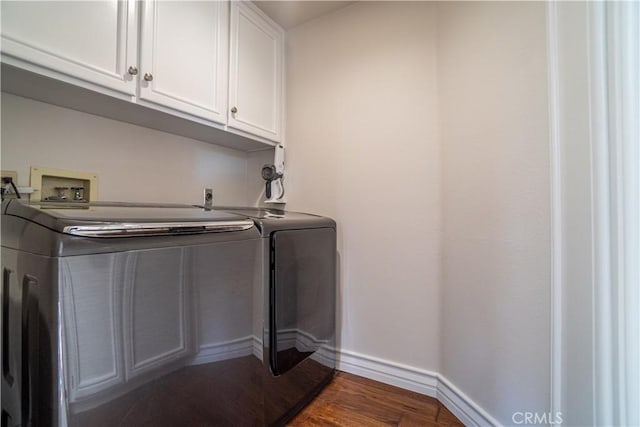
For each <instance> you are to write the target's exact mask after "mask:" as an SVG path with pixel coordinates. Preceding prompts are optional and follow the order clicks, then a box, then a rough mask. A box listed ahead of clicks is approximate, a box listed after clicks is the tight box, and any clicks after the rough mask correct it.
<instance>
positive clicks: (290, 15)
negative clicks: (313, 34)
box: [254, 0, 355, 30]
mask: <svg viewBox="0 0 640 427" xmlns="http://www.w3.org/2000/svg"><path fill="white" fill-rule="evenodd" d="M254 3H255V4H256V6H258V7H259V8H260V9H262V11H263V12H264V13H266V14H267V15H269V17H270V18H271V19H273V20H274V21H276V22H277V23H278V24H279V25H280V26H281V27H282V28H284V29H285V30H288V29H290V28H293V27H295V26H297V25H300V24H302V23H303V22H307V21H310V20H312V19H314V18H317V17H318V16H321V15H324V14H327V13H330V12H333V11H334V10H338V9H341V8H343V7H345V6H348V5H350V4H352V3H355V2H353V1H308V0H302V1H286V0H284V1H260V0H258V1H254Z"/></svg>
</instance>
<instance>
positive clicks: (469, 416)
mask: <svg viewBox="0 0 640 427" xmlns="http://www.w3.org/2000/svg"><path fill="white" fill-rule="evenodd" d="M337 357H338V361H337V369H339V370H341V371H345V372H349V373H351V374H355V375H360V376H363V377H366V378H370V379H373V380H376V381H380V382H382V383H385V384H391V385H394V386H397V387H401V388H404V389H407V390H411V391H415V392H417V393H420V394H424V395H427V396H431V397H435V398H437V399H438V400H439V401H440V403H442V404H443V405H444V406H445V407H446V408H447V409H448V410H450V411H451V412H452V413H453V414H454V415H455V416H456V417H458V419H459V420H460V421H462V422H463V423H464V425H466V426H474V425H475V426H500V423H499V422H498V421H497V420H496V419H495V418H493V417H492V416H491V415H489V414H488V413H487V412H486V411H485V410H484V409H482V408H481V407H480V405H478V404H477V403H475V402H474V401H473V400H471V399H470V398H469V397H468V396H467V395H465V394H464V393H462V392H461V391H460V390H459V389H458V388H457V387H456V386H454V385H453V384H452V383H451V382H450V381H449V380H447V379H446V378H444V377H443V376H442V375H440V374H438V373H436V372H431V371H427V370H424V369H418V368H414V367H412V366H407V365H403V364H400V363H395V362H391V361H388V360H384V359H379V358H376V357H371V356H366V355H363V354H359V353H355V352H352V351H347V350H342V351H340V350H338V352H337Z"/></svg>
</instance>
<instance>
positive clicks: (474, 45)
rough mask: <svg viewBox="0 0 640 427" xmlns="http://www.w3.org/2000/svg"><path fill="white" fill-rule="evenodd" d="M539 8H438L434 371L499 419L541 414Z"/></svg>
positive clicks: (545, 336)
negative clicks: (438, 298) (439, 218)
mask: <svg viewBox="0 0 640 427" xmlns="http://www.w3.org/2000/svg"><path fill="white" fill-rule="evenodd" d="M545 22H546V21H545V6H544V3H526V2H496V3H484V2H478V3H476V2H468V3H454V2H451V3H444V4H441V5H440V6H439V9H438V28H439V30H438V37H439V39H438V40H439V44H438V53H439V56H438V76H439V80H438V84H439V95H440V97H439V111H440V134H441V144H442V171H443V174H442V183H443V186H442V194H443V204H442V209H443V218H444V235H443V251H444V255H443V282H442V308H441V312H442V340H441V360H442V365H441V367H442V373H443V374H444V376H445V377H446V378H448V379H449V380H450V381H451V382H453V383H454V384H455V385H456V386H457V387H459V388H460V389H461V390H463V391H464V393H466V394H467V395H468V396H469V397H470V398H471V399H473V400H474V401H475V402H476V403H478V404H479V405H480V406H482V407H483V408H484V409H485V410H486V411H487V412H489V413H490V414H492V415H493V416H494V417H495V418H496V419H497V420H498V421H499V422H501V423H504V424H513V423H514V421H513V420H512V414H513V413H514V412H516V411H521V412H523V411H533V412H535V411H537V412H539V413H544V412H548V411H549V400H550V396H549V388H550V384H549V376H550V366H549V358H550V321H549V317H550V237H549V234H550V190H549V186H550V183H549V174H550V169H549V143H548V141H549V139H548V124H547V121H548V118H547V111H548V106H547V105H548V104H547V80H546V70H547V62H546V47H545V44H546V36H545Z"/></svg>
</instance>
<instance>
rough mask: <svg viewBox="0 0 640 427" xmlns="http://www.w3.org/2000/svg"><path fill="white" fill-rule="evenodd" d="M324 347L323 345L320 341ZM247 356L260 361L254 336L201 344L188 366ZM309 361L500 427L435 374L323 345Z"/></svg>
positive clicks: (469, 421)
mask: <svg viewBox="0 0 640 427" xmlns="http://www.w3.org/2000/svg"><path fill="white" fill-rule="evenodd" d="M294 332H295V333H293V332H292V336H291V342H292V346H293V345H295V344H297V345H299V346H301V348H306V346H308V345H310V343H314V344H317V343H318V341H317V340H314V339H313V337H311V336H306V335H305V334H304V333H301V332H300V331H294ZM296 337H297V340H296ZM323 344H326V343H324V342H323ZM250 354H253V355H255V356H256V357H258V358H259V359H261V360H262V342H261V341H260V339H259V338H258V337H256V336H246V337H242V338H238V339H235V340H231V341H225V342H221V343H215V344H208V345H204V346H202V347H201V348H200V351H199V352H198V355H197V356H196V357H194V359H193V361H192V362H191V364H194V365H197V364H201V363H210V362H217V361H220V360H226V359H233V358H236V357H242V356H248V355H250ZM334 357H336V359H334ZM312 358H314V359H315V360H317V361H319V362H320V363H323V364H327V366H332V365H333V361H334V360H336V368H337V369H339V370H341V371H344V372H349V373H351V374H355V375H360V376H362V377H366V378H371V379H373V380H376V381H380V382H382V383H385V384H391V385H394V386H397V387H401V388H404V389H407V390H411V391H415V392H417V393H420V394H424V395H426V396H431V397H435V398H436V399H438V400H439V401H440V402H441V403H442V404H443V405H444V406H446V407H447V409H449V410H450V411H451V412H452V413H453V414H454V415H455V416H456V417H458V419H459V420H460V421H462V422H463V423H464V424H465V425H466V426H474V425H475V426H500V423H499V422H498V421H497V420H496V419H495V418H493V417H492V416H491V415H489V414H488V413H487V412H486V411H485V410H484V409H482V407H480V405H478V404H477V403H475V402H474V401H473V400H471V399H470V398H469V397H468V396H467V395H465V394H464V393H463V392H461V391H460V390H459V389H458V388H457V387H456V386H455V385H453V383H451V381H449V380H447V379H446V378H444V377H443V376H442V375H441V374H438V373H436V372H431V371H427V370H424V369H418V368H415V367H413V366H408V365H403V364H400V363H396V362H392V361H389V360H384V359H379V358H377V357H372V356H366V355H364V354H359V353H356V352H353V351H348V350H336V351H335V352H334V349H333V348H328V347H324V346H323V347H321V348H320V350H319V351H317V352H316V353H315V354H314V355H313V356H312Z"/></svg>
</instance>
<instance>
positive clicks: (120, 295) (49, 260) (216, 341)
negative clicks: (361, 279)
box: [2, 206, 335, 426]
mask: <svg viewBox="0 0 640 427" xmlns="http://www.w3.org/2000/svg"><path fill="white" fill-rule="evenodd" d="M25 209H26V210H27V211H28V213H25V212H24V210H25ZM29 209H31V208H28V207H25V206H16V207H14V209H13V210H12V209H11V208H10V207H8V206H5V207H4V209H3V213H4V214H3V216H2V233H3V235H2V245H3V247H2V265H3V287H2V292H3V294H2V303H3V312H2V322H3V323H2V333H3V336H2V346H3V347H2V365H3V379H2V408H3V409H2V410H3V414H2V416H3V426H4V425H26V424H28V423H30V424H31V425H43V426H44V425H61V426H66V425H69V426H114V425H127V426H137V425H154V426H155V425H160V426H162V425H167V426H175V425H202V426H209V425H211V426H213V425H229V424H233V425H271V424H281V423H283V422H284V421H286V420H287V419H288V418H289V417H290V416H292V415H293V414H295V412H296V411H298V410H299V409H300V408H301V407H302V406H303V405H304V404H305V403H306V402H308V401H309V400H310V399H311V398H312V397H313V395H314V394H315V393H317V392H318V391H319V390H320V389H321V388H322V387H323V386H324V384H326V383H327V382H328V381H330V379H331V377H332V375H333V372H334V367H335V357H334V356H333V352H334V345H335V342H334V337H335V334H334V331H335V325H334V315H335V311H334V310H335V308H334V301H329V300H331V299H333V300H335V290H334V286H335V283H334V282H333V280H334V277H335V260H334V256H335V229H334V228H331V227H327V224H329V225H331V222H328V223H327V222H326V220H325V221H318V220H317V219H315V217H309V218H308V219H309V220H310V223H309V229H308V230H298V231H295V232H292V231H286V229H287V227H288V226H289V225H288V224H289V223H288V222H287V221H286V220H285V221H280V222H278V223H276V224H272V223H269V220H265V221H266V222H265V221H261V220H258V219H253V220H250V221H249V222H250V223H251V224H252V223H253V221H256V223H258V225H259V226H260V227H255V226H251V227H247V217H246V216H245V217H235V216H234V215H233V214H228V213H220V212H218V213H216V214H211V215H213V216H216V219H217V220H219V221H220V222H221V223H222V222H229V221H236V222H237V221H239V223H242V224H244V225H243V226H242V227H241V228H240V229H238V228H236V229H234V230H233V231H228V232H218V233H208V232H198V229H197V228H189V230H190V231H189V233H188V234H184V233H179V232H178V233H176V234H171V233H169V235H163V236H146V237H126V238H122V237H118V238H115V237H100V238H96V237H81V236H74V235H67V234H64V232H63V231H64V227H69V226H73V223H74V221H75V222H77V221H78V219H77V218H73V216H74V215H72V214H70V213H69V212H67V211H65V212H64V213H61V214H60V215H57V216H56V214H55V213H53V214H52V213H51V211H47V210H46V209H41V208H38V209H35V211H31V210H29ZM191 209H193V210H194V211H198V212H200V210H198V209H196V208H191ZM111 212H115V211H111ZM136 212H138V211H136ZM158 212H162V213H161V214H158ZM176 214H177V211H174V212H172V211H171V208H168V207H165V208H164V209H160V210H159V211H157V212H156V214H154V215H149V218H148V219H147V221H146V223H148V224H153V223H154V221H157V219H158V217H163V218H165V217H166V218H170V219H171V222H173V221H176V220H181V221H183V222H185V220H184V218H182V219H180V218H176ZM89 215H92V216H93V217H94V219H93V221H94V222H95V223H97V222H104V223H109V221H105V220H106V219H109V218H103V217H100V215H99V214H97V213H95V212H94V213H91V214H89ZM203 215H204V217H205V218H201V217H200V214H198V215H197V216H198V217H199V219H197V220H196V221H205V220H207V217H208V215H209V214H206V213H204V214H203ZM79 216H80V215H79ZM86 216H88V215H85V216H84V217H83V218H82V219H81V221H86V222H83V226H87V223H88V222H91V220H90V219H87V218H86ZM118 216H119V215H117V214H114V215H113V217H114V218H115V217H118ZM129 216H130V215H124V214H122V215H120V218H117V220H118V221H120V222H128V221H131V220H132V218H130V217H129ZM143 216H144V214H143ZM285 216H286V215H285ZM95 218H99V221H98V220H96V219H95ZM166 218H165V219H166ZM209 219H211V218H209ZM279 219H282V218H279ZM138 221H139V220H138ZM144 222H145V221H142V223H144ZM210 222H211V221H209V223H210ZM94 225H95V224H94ZM210 225H211V224H210ZM188 227H189V226H188ZM242 228H244V229H242ZM54 230H58V231H54ZM305 233H309V234H305ZM312 242H317V243H319V244H320V246H319V247H317V248H316V250H314V249H313V243H312ZM279 247H280V249H278V248H279ZM38 248H39V249H38ZM320 248H322V249H320ZM323 254H324V255H323ZM314 257H315V258H316V259H315V260H313V258H314ZM278 269H279V271H278ZM285 269H286V271H285ZM310 273H312V274H311V275H310ZM278 275H280V276H282V277H283V279H282V280H280V279H279V276H278ZM311 277H315V278H316V279H315V282H314V281H313V280H309V279H310V278H311ZM284 278H286V279H284ZM318 278H320V279H318ZM274 280H276V281H275V282H274ZM276 289H281V290H280V291H278V292H279V293H278V294H277V295H279V298H280V299H278V300H277V304H276V305H278V306H280V307H281V310H280V311H276V309H275V308H274V307H273V306H274V304H273V303H274V301H275V300H274V299H273V298H274V294H273V292H274V290H276ZM319 293H320V294H322V295H323V298H325V299H328V300H327V301H324V302H323V301H318V300H317V296H318V294H319ZM292 319H294V320H295V321H293V322H292V321H291V320H292ZM270 324H273V325H274V326H275V328H274V329H273V330H272V329H271V328H270ZM270 347H273V350H274V352H273V357H270V352H271V349H270ZM289 355H291V356H289ZM5 356H6V357H5ZM5 420H6V424H5Z"/></svg>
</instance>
